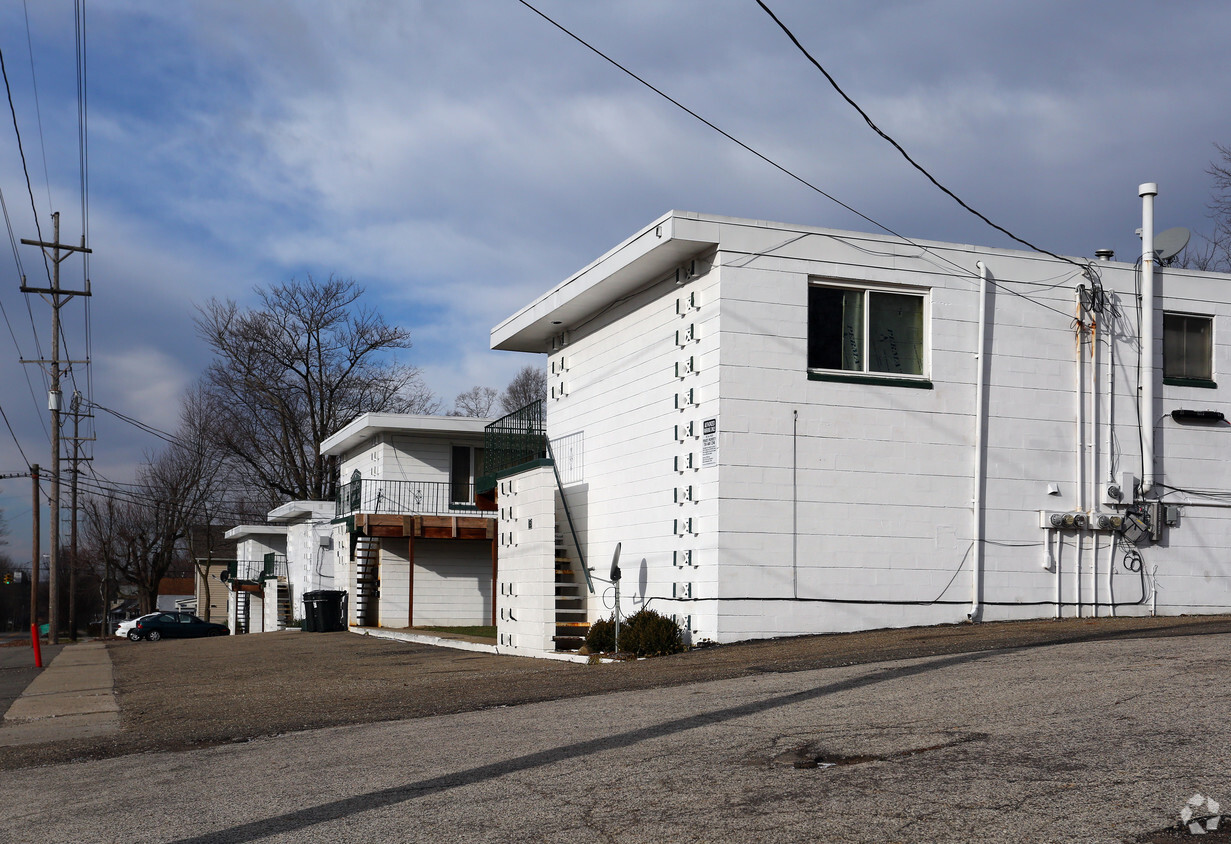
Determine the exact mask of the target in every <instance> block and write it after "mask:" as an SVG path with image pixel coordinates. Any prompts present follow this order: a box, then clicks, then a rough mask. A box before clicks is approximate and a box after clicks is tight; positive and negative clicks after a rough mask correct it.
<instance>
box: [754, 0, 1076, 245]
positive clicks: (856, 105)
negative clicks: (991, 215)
mask: <svg viewBox="0 0 1231 844" xmlns="http://www.w3.org/2000/svg"><path fill="white" fill-rule="evenodd" d="M756 3H757V5H758V6H760V7H761V8H762V9H763V10H764V11H765V13H766V14H767V15H769V16H770V18H772V19H773V21H774V23H776V24H777V25H778V28H779V29H781V30H782V31H783V32H784V33H786V36H787V38H789V39H790V40H791V43H792V44H794V45H795V47H796V49H798V50H799V51H800V52H801V53H803V55H804V57H805V58H806V59H807V60H808V61H809V62H811V63H812V65H813V67H815V68H816V69H817V70H819V71H820V72H821V74H822V75H824V77H825V78H826V79H827V80H828V81H829V84H830V85H831V86H833V89H834V90H835V91H837V92H838V94H839V96H841V97H842V99H844V100H846V102H847V104H848V105H850V107H851V108H853V109H855V111H857V112H859V116H860V117H862V118H863V119H864V122H865V123H867V124H868V126H869V127H870V128H871V129H872V131H873V132H875V133H876V134H877V135H879V136H880V137H881V138H883V139H884V140H886V141H887V142H888V143H889V144H890V145H891V146H892V147H893V148H894V149H896V150H897V151H898V152H899V153H901V155H902V157H903V158H905V159H906V161H907V162H908V163H909V164H910V165H911V166H912V167H914V168H915V169H916V170H918V171H919V172H920V173H922V174H923V175H924V176H925V177H926V178H927V180H928V181H929V182H931V183H932V184H933V185H934V186H936V188H938V189H939V190H940V191H941V192H942V193H944V194H945V195H946V196H948V197H949V198H950V199H952V200H953V201H954V202H956V203H957V204H958V205H960V206H961V207H962V208H964V209H966V210H967V211H969V212H970V213H971V214H973V215H974V216H976V217H978V218H979V219H980V220H982V221H983V222H985V223H987V224H988V225H989V226H991V227H992V228H994V229H995V230H996V231H998V232H1000V233H1001V234H1004V235H1006V236H1008V237H1009V238H1011V239H1013V240H1014V241H1016V242H1018V243H1020V244H1022V245H1023V246H1026V247H1028V248H1030V249H1032V250H1033V251H1035V252H1039V253H1041V254H1043V255H1049V256H1051V257H1052V258H1055V259H1056V260H1057V261H1064V262H1066V263H1069V264H1072V265H1074V266H1076V267H1082V268H1083V269H1085V265H1083V264H1081V263H1079V262H1077V261H1074V260H1073V259H1072V258H1065V257H1064V256H1062V255H1057V254H1056V253H1054V252H1049V251H1048V250H1046V249H1043V248H1042V247H1039V246H1035V245H1034V244H1033V243H1031V242H1030V241H1028V240H1024V239H1022V238H1020V237H1018V236H1017V235H1015V234H1014V233H1013V232H1011V231H1009V230H1008V229H1006V228H1005V227H1004V226H1001V225H998V224H997V223H994V222H992V221H991V220H990V219H988V217H987V216H985V215H984V214H982V213H980V212H979V211H977V210H975V209H974V208H972V207H971V206H970V205H968V204H967V203H966V202H965V201H964V200H963V199H962V198H961V197H960V196H958V195H957V194H956V193H954V192H953V191H951V190H950V189H949V188H947V187H945V186H944V185H943V184H941V183H940V181H939V180H938V179H937V178H936V177H935V176H933V175H932V174H931V173H929V172H928V170H927V168H925V167H924V166H923V165H922V164H920V163H919V162H917V161H915V159H914V158H912V157H911V155H910V153H908V152H907V151H906V150H905V148H903V146H902V145H901V144H900V143H898V142H897V141H896V140H894V139H893V138H892V137H890V135H889V134H888V133H887V132H885V131H884V130H883V129H881V128H880V127H879V126H877V125H876V123H875V122H873V120H872V118H871V117H869V116H868V113H867V112H866V111H864V110H863V109H862V108H861V107H860V105H859V103H857V102H855V101H854V100H853V99H851V97H850V96H849V95H848V94H847V93H846V91H844V90H842V86H840V85H839V84H838V82H837V80H836V79H834V78H833V76H832V75H830V73H829V71H828V70H826V69H825V67H824V66H823V65H822V64H821V63H820V62H819V61H817V60H816V58H815V57H814V56H813V55H812V53H810V52H808V49H807V48H806V47H804V45H803V44H802V43H801V42H800V40H799V39H798V38H796V37H795V33H793V32H791V30H790V28H789V27H787V25H786V24H785V23H783V22H782V20H781V18H779V17H778V16H777V15H776V14H774V12H773V10H772V9H770V8H769V6H767V5H765V2H764V0H756Z"/></svg>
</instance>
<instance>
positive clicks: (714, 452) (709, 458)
mask: <svg viewBox="0 0 1231 844" xmlns="http://www.w3.org/2000/svg"><path fill="white" fill-rule="evenodd" d="M717 465H718V420H717V419H706V420H704V421H703V422H702V423H701V468H703V469H708V468H709V467H711V466H717Z"/></svg>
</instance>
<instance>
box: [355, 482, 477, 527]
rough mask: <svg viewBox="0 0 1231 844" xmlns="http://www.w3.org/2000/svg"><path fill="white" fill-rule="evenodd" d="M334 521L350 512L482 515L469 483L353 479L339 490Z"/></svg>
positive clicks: (408, 514) (414, 514)
mask: <svg viewBox="0 0 1231 844" xmlns="http://www.w3.org/2000/svg"><path fill="white" fill-rule="evenodd" d="M334 512H335V514H336V517H337V518H342V517H343V516H349V515H350V514H351V513H392V514H401V515H407V516H411V515H413V516H458V515H463V514H465V515H483V514H484V511H481V510H479V508H478V507H476V506H475V504H474V486H473V485H472V484H465V485H462V484H451V483H444V482H440V481H388V480H384V479H382V478H354V479H352V480H351V482H350V483H348V484H342V485H341V486H340V487H339V488H338V498H337V502H336V507H335V508H334Z"/></svg>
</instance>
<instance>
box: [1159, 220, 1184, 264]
mask: <svg viewBox="0 0 1231 844" xmlns="http://www.w3.org/2000/svg"><path fill="white" fill-rule="evenodd" d="M1190 237H1192V234H1191V233H1190V232H1189V231H1188V229H1186V228H1184V227H1183V226H1178V227H1176V228H1174V229H1167V230H1166V231H1165V232H1159V233H1158V234H1156V235H1154V254H1155V255H1157V256H1158V260H1159V261H1161V262H1162V263H1164V264H1165V263H1168V262H1170V261H1171V259H1172V258H1174V257H1175V256H1176V255H1179V254H1180V253H1181V252H1183V251H1184V247H1185V246H1187V245H1188V239H1189V238H1190Z"/></svg>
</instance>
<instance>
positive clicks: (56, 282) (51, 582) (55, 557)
mask: <svg viewBox="0 0 1231 844" xmlns="http://www.w3.org/2000/svg"><path fill="white" fill-rule="evenodd" d="M51 219H52V220H53V221H55V239H54V240H53V241H52V242H51V243H46V242H44V241H41V240H26V239H25V238H22V240H21V242H22V243H24V244H26V245H28V246H38V247H39V248H41V249H42V250H43V254H44V255H47V250H48V249H50V250H52V251H51V254H50V255H49V256H48V257H50V258H51V265H52V279H51V287H50V288H47V287H27V286H26V284H25V279H24V278H23V279H22V285H21V292H22V293H38V294H40V295H41V296H43V298H44V299H47V301H48V302H50V303H51V360H49V361H39V363H50V364H51V391H50V393H49V394H48V396H47V406H48V408H49V409H50V410H51V530H50V531H48V534H49V536H48V538H49V539H50V543H49V544H50V545H51V549H50V550H51V563H50V567H49V570H48V574H47V594H48V598H47V625H48V627H47V632H48V634H49V636H50V639H51V644H53V645H55V644H58V643H59V641H60V626H59V621H60V617H59V616H60V613H59V608H58V606H57V604H58V603H59V579H58V575H57V568H58V565H59V556H60V374H61V373H60V308H61V307H63V306H64V305H65V304H67V303H68V301H69V300H70V299H72V298H73V297H74V296H89V295H90V280H89V279H86V280H85V290H62V289H61V288H60V263H61V262H62V261H65V260H67V259H68V257H69V256H70V255H72V254H73V253H74V252H83V253H89V252H92V251H93V250H91V249H87V248H86V245H85V235H84V234H83V235H82V236H81V245H80V246H69V245H68V244H65V243H61V242H60V212H59V211H57V212H55V213H54V214H52V215H51ZM61 253H63V254H61ZM48 297H50V298H48ZM24 362H25V361H23V363H24ZM69 363H75V361H69Z"/></svg>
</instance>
